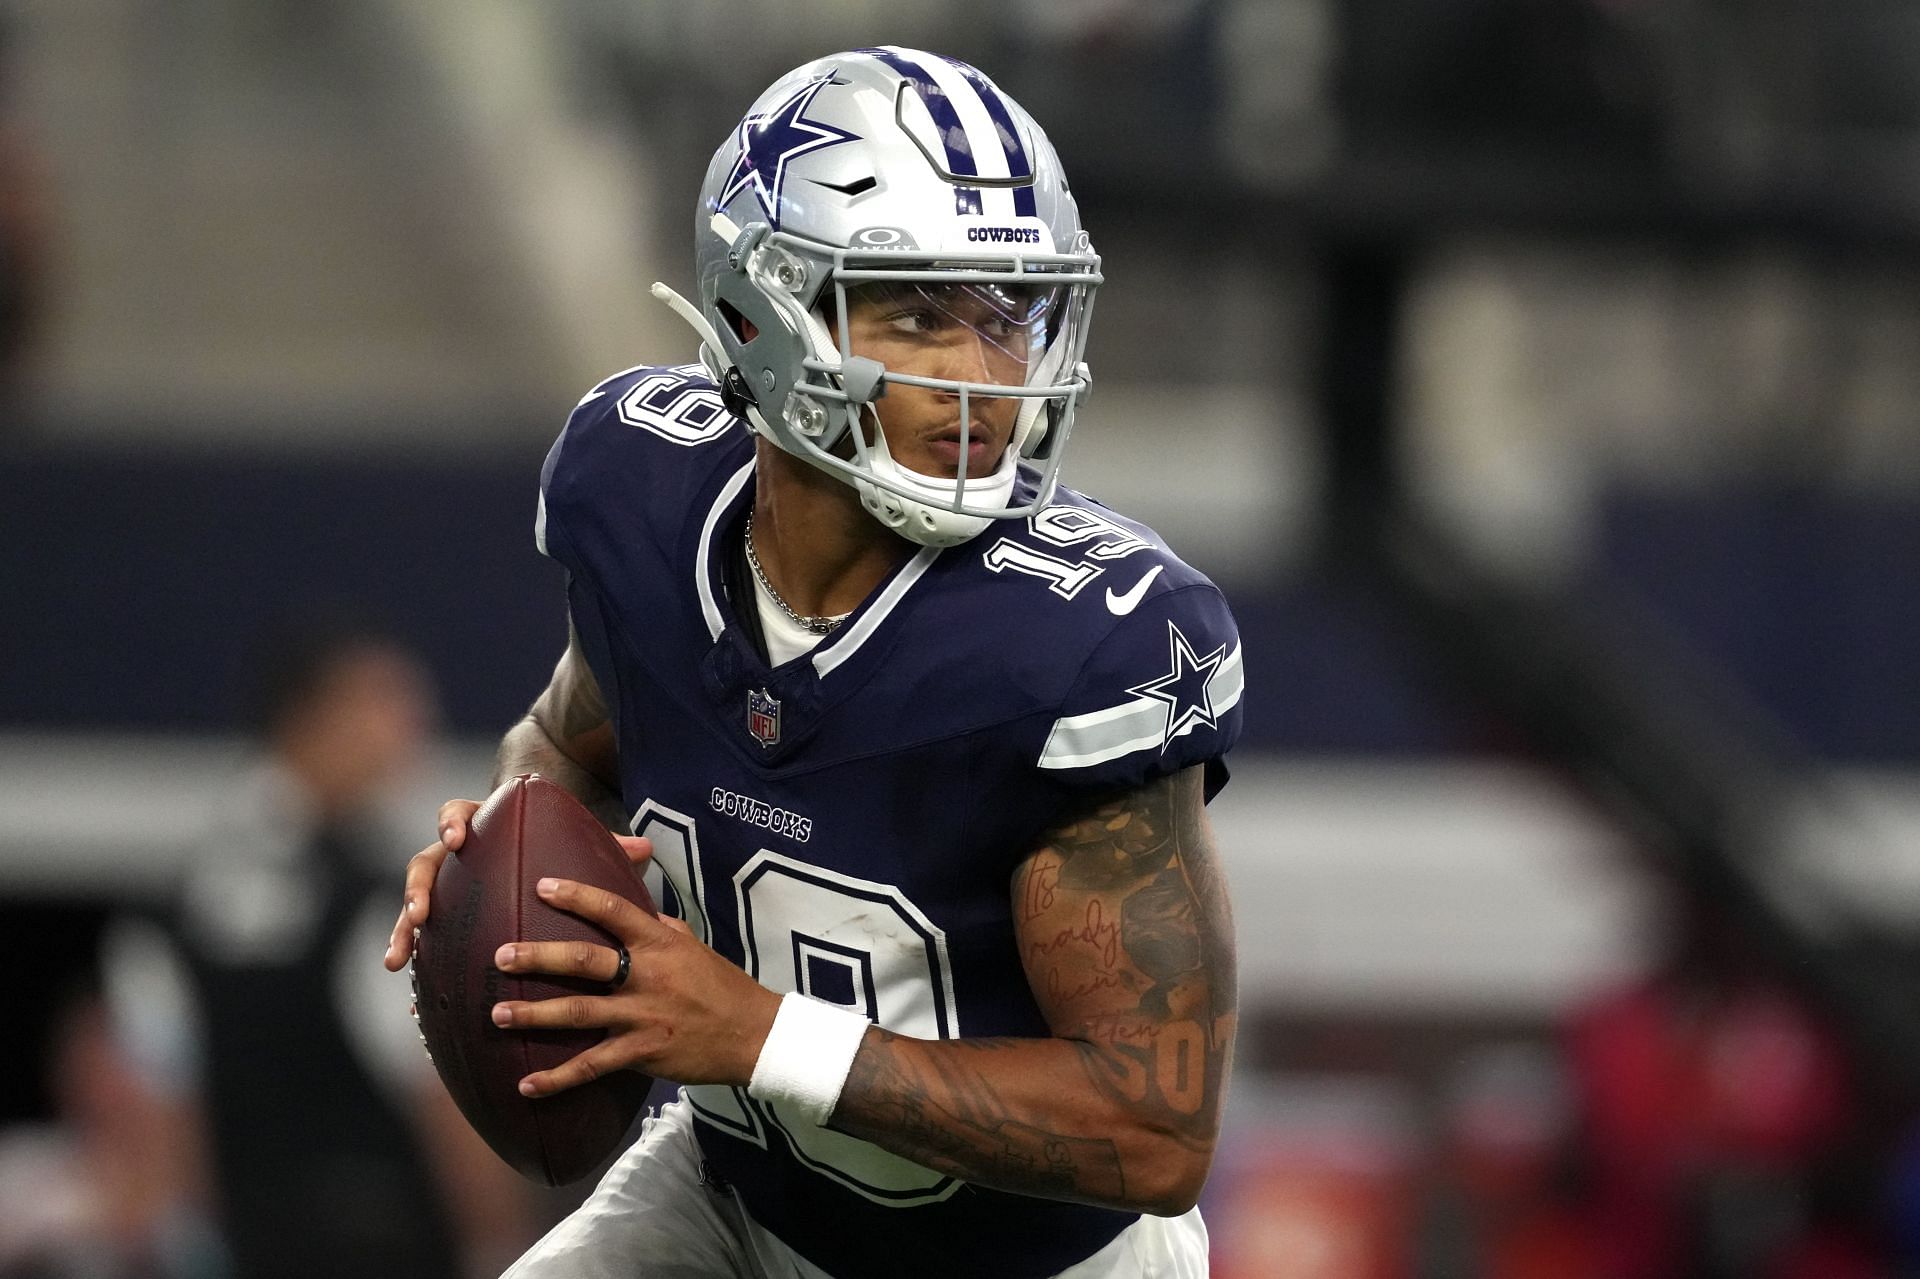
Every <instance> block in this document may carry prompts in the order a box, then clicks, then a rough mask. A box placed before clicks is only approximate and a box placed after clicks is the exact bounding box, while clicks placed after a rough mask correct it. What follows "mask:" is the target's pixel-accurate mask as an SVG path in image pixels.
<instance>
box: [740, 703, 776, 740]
mask: <svg viewBox="0 0 1920 1279" xmlns="http://www.w3.org/2000/svg"><path fill="white" fill-rule="evenodd" d="M747 731H748V732H749V733H752V734H753V740H754V741H756V742H759V743H760V744H761V745H762V746H771V745H773V744H774V743H775V742H777V741H779V740H780V700H779V699H778V698H776V697H772V696H769V695H768V694H767V693H765V692H755V691H752V690H749V691H748V693H747Z"/></svg>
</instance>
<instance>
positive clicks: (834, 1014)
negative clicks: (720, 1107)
mask: <svg viewBox="0 0 1920 1279" xmlns="http://www.w3.org/2000/svg"><path fill="white" fill-rule="evenodd" d="M872 1024H873V1023H871V1022H869V1021H868V1020H867V1019H866V1018H865V1017H862V1016H861V1015H860V1014H859V1013H856V1012H849V1011H848V1010H847V1009H845V1008H841V1007H839V1006H838V1005H835V1004H829V1003H823V1002H822V1001H820V1000H818V999H809V998H808V997H807V996H805V995H800V994H788V995H785V996H783V997H782V998H781V1000H780V1011H779V1013H777V1014H776V1015H775V1016H774V1019H773V1029H772V1030H770V1031H768V1032H767V1042H766V1043H764V1044H762V1045H761V1046H760V1058H759V1060H757V1061H755V1062H754V1063H753V1078H752V1079H751V1080H749V1081H748V1082H747V1096H749V1097H752V1098H754V1099H755V1100H756V1101H778V1102H785V1103H786V1104H787V1105H788V1106H791V1107H793V1108H794V1109H795V1110H798V1111H799V1112H800V1113H801V1114H802V1115H804V1116H805V1117H806V1119H807V1121H808V1122H809V1123H814V1124H824V1123H826V1122H827V1120H828V1118H829V1117H830V1116H832V1114H833V1108H834V1106H835V1105H836V1104H838V1103H839V1101H840V1089H841V1088H842V1087H844V1086H845V1084H846V1082H847V1075H848V1073H849V1072H851V1071H852V1070H853V1055H854V1054H855V1053H857V1052H859V1051H860V1041H861V1039H863V1038H864V1037H865V1036H866V1033H867V1027H868V1026H870V1025H872Z"/></svg>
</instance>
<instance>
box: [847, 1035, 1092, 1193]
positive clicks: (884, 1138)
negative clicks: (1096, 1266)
mask: <svg viewBox="0 0 1920 1279" xmlns="http://www.w3.org/2000/svg"><path fill="white" fill-rule="evenodd" d="M1072 1052H1074V1049H1073V1047H1072V1046H1070V1045H1067V1044H1065V1043H1059V1042H1057V1041H1045V1040H1010V1039H969V1040H959V1041H952V1042H946V1043H930V1042H928V1041H924V1040H915V1039H906V1038H903V1037H901V1036H899V1035H894V1034H890V1033H888V1032H887V1031H884V1030H874V1031H870V1032H868V1043H867V1044H866V1045H865V1046H863V1047H862V1049H861V1051H860V1054H859V1055H858V1056H857V1057H856V1058H855V1059H854V1066H853V1073H852V1075H850V1076H849V1077H848V1080H847V1084H846V1087H845V1088H844V1089H843V1090H842V1093H841V1102H840V1105H839V1108H838V1109H836V1110H835V1111H834V1117H833V1126H834V1127H836V1128H839V1129H841V1130H842V1131H845V1132H849V1133H852V1134H854V1135H856V1136H864V1137H867V1138H868V1139H869V1140H876V1141H879V1142H880V1143H881V1144H883V1145H885V1146H886V1147H887V1148H888V1149H889V1150H892V1151H893V1152H894V1153H896V1154H899V1155H903V1156H905V1157H906V1158H909V1159H912V1160H913V1161H914V1162H916V1163H919V1164H924V1165H925V1166H927V1167H929V1168H933V1169H936V1170H938V1171H940V1172H946V1173H951V1174H953V1175H954V1176H957V1177H962V1178H965V1179H966V1180H969V1181H976V1182H979V1183H981V1184H983V1185H990V1186H996V1187H999V1188H1001V1189H1006V1190H1017V1191H1021V1192H1023V1193H1026V1194H1033V1195H1042V1196H1046V1197H1048V1198H1055V1199H1078V1200H1083V1201H1088V1202H1093V1203H1117V1202H1121V1201H1124V1199H1125V1197H1126V1183H1125V1179H1124V1178H1123V1177H1122V1175H1121V1170H1120V1156H1119V1152H1118V1150H1117V1149H1116V1147H1115V1145H1114V1143H1113V1141H1112V1140H1111V1139H1109V1138H1103V1137H1093V1136H1086V1135H1077V1134H1074V1133H1072V1132H1067V1131H1059V1130H1057V1125H1056V1126H1048V1125H1047V1124H1045V1123H1044V1122H1039V1121H1040V1120H1042V1118H1043V1117H1042V1115H1040V1114H1030V1115H1027V1116H1025V1117H1022V1116H1019V1115H1016V1114H1015V1113H1014V1110H1015V1109H1016V1107H1017V1106H1018V1102H1017V1101H1012V1100H1010V1097H1009V1095H1008V1093H1009V1092H1011V1093H1012V1094H1014V1095H1017V1094H1018V1092H1019V1091H1021V1090H1019V1089H1018V1088H1015V1089H1012V1090H1006V1089H1004V1088H1003V1087H1002V1086H1001V1084H1000V1083H997V1082H996V1074H997V1072H998V1071H999V1070H1003V1069H1004V1070H1016V1069H1017V1070H1021V1071H1024V1072H1026V1073H1027V1074H1028V1077H1029V1078H1031V1077H1032V1076H1033V1073H1034V1072H1036V1071H1038V1072H1039V1073H1040V1074H1043V1075H1044V1074H1045V1073H1047V1067H1048V1066H1049V1065H1053V1066H1056V1067H1057V1066H1059V1065H1064V1064H1065V1059H1066V1057H1067V1055H1069V1054H1071V1053H1072ZM1045 1058H1052V1059H1053V1061H1052V1062H1048V1061H1046V1060H1044V1059H1045ZM1023 1059H1024V1060H1023Z"/></svg>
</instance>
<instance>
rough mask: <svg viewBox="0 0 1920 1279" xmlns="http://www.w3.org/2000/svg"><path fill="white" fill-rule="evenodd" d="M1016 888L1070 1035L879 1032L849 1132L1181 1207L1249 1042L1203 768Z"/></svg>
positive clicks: (1130, 798) (1053, 1010)
mask: <svg viewBox="0 0 1920 1279" xmlns="http://www.w3.org/2000/svg"><path fill="white" fill-rule="evenodd" d="M1012 890H1013V907H1014V915H1015V926H1016V935H1017V937H1018V939H1019V942H1020V946H1021V958H1022V961H1023V962H1024V964H1025V966H1026V970H1027V977H1028V980H1029V982H1030V983H1031V985H1032V988H1033V993H1034V998H1035V1000H1036V1002H1037V1003H1038V1004H1039V1006H1040V1010H1041V1012H1042V1013H1043V1014H1044V1015H1045V1016H1046V1018H1047V1020H1048V1023H1049V1025H1050V1026H1051V1027H1052V1029H1053V1033H1054V1035H1055V1036H1056V1037H1055V1038H1053V1039H1046V1040H960V1041H950V1042H929V1041H925V1040H917V1039H908V1038H903V1037H901V1036H896V1035H891V1034H887V1033H886V1032H884V1031H877V1030H876V1031H870V1032H869V1033H868V1035H867V1040H866V1043H865V1044H863V1045H862V1047H861V1050H860V1053H859V1055H858V1056H857V1057H856V1058H855V1060H854V1067H853V1073H852V1074H851V1075H850V1076H849V1078H848V1080H847V1085H846V1088H845V1090H844V1091H843V1092H842V1094H841V1100H840V1104H839V1107H838V1109H836V1110H835V1112H834V1118H833V1126H834V1127H836V1128H840V1129H842V1130H843V1131H846V1132H849V1133H852V1134H854V1135H856V1136H860V1137H865V1138H866V1139H867V1140H869V1141H873V1142H875V1143H876V1144H879V1145H881V1146H884V1147H885V1148H886V1149H888V1150H891V1151H893V1152H894V1153H896V1154H900V1155H904V1156H906V1157H907V1158H910V1159H913V1160H915V1161H917V1162H920V1163H923V1164H926V1165H927V1166H929V1167H932V1168H937V1169H940V1170H941V1171H945V1172H949V1173H952V1174H954V1175H956V1176H960V1177H963V1178H966V1179H968V1180H971V1181H977V1182H980V1183H981V1184H985V1185H992V1186H996V1187H999V1188H1002V1189H1007V1190H1016V1191H1020V1192H1022V1193H1026V1194H1036V1195H1045V1196H1050V1197H1057V1198H1066V1199H1078V1200H1084V1201H1087V1202H1093V1203H1102V1204H1108V1205H1110V1206H1116V1207H1128V1208H1135V1209H1144V1210H1147V1211H1165V1212H1178V1211H1182V1210H1184V1205H1186V1204H1188V1203H1190V1202H1191V1201H1192V1198H1193V1197H1194V1196H1196V1195H1197V1194H1198V1193H1199V1186H1200V1183H1201V1181H1202V1180H1203V1179H1204V1177H1205V1175H1206V1169H1207V1165H1208V1163H1209V1161H1210V1160H1211V1158H1212V1151H1213V1142H1214V1138H1215V1135H1216V1133H1217V1132H1218V1130H1219V1114H1220V1099H1221V1095H1222V1092H1223V1090H1224V1086H1225V1081H1226V1076H1227V1072H1228V1068H1229V1065H1230V1062H1231V1059H1232V1050H1233V1037H1234V1028H1235V1011H1234V1010H1235V990H1234V962H1233V940H1232V939H1233V927H1232V920H1231V916H1230V913H1229V910H1228V906H1227V899H1226V891H1225V887H1224V884H1223V883H1222V881H1221V878H1220V875H1219V873H1218V870H1217V868H1216V866H1215V863H1214V852H1213V844H1212V836H1211V833H1210V831H1209V830H1208V827H1207V821H1206V814H1205V809H1204V806H1203V802H1202V798H1201V778H1200V771H1199V770H1198V769H1194V770H1190V771H1189V772H1188V773H1186V774H1183V775H1181V776H1178V777H1174V778H1169V779H1166V780H1164V781H1161V782H1157V783H1154V784H1153V785H1150V786H1147V787H1143V788H1142V789H1140V790H1138V791H1136V792H1133V793H1131V794H1128V795H1125V796H1122V797H1120V798H1117V799H1115V800H1113V801H1111V802H1109V803H1106V804H1101V805H1099V806H1097V807H1094V808H1092V809H1090V810H1089V811H1087V812H1085V813H1083V814H1080V815H1077V816H1076V818H1075V819H1074V820H1072V821H1069V822H1066V823H1063V824H1062V825H1061V826H1060V827H1059V828H1058V829H1057V830H1055V831H1054V832H1053V833H1052V834H1051V835H1050V836H1049V837H1048V840H1047V842H1046V844H1045V845H1044V846H1043V847H1041V848H1040V849H1038V850H1037V851H1036V852H1034V854H1033V855H1032V856H1031V857H1029V858H1028V859H1027V861H1026V862H1025V863H1024V864H1023V865H1022V867H1021V869H1020V871H1019V872H1018V873H1017V874H1016V875H1015V877H1014V881H1013V885H1012Z"/></svg>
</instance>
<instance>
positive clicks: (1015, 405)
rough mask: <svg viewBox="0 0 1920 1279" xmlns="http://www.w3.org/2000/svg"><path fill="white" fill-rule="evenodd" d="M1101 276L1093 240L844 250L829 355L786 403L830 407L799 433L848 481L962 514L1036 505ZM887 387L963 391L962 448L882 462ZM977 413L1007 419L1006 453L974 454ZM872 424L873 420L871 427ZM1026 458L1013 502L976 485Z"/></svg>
mask: <svg viewBox="0 0 1920 1279" xmlns="http://www.w3.org/2000/svg"><path fill="white" fill-rule="evenodd" d="M772 238H773V239H774V240H775V241H776V242H778V241H781V240H783V239H784V238H785V237H783V236H781V235H780V234H779V233H775V235H774V237H772ZM1100 279H1101V277H1100V272H1099V258H1097V257H1096V256H1094V255H1093V254H1092V253H1090V252H1080V253H1072V254H1031V255H1018V256H1014V257H1009V258H989V257H985V256H983V257H981V258H979V259H971V260H969V259H961V260H956V261H940V260H935V261H931V262H929V261H925V260H923V261H922V262H920V263H913V262H912V261H911V260H910V259H909V260H907V261H902V260H901V258H900V257H899V256H896V255H893V254H867V253H859V254H856V253H853V252H851V251H848V250H836V251H835V252H834V254H833V260H832V269H831V275H830V284H829V287H828V288H826V289H824V290H823V291H822V292H821V294H820V295H819V297H818V302H817V305H818V308H819V309H818V310H817V311H816V312H815V313H814V316H815V317H816V319H817V321H818V322H819V327H820V328H821V329H823V330H824V332H821V333H820V334H819V336H820V337H822V338H824V339H826V340H827V346H828V348H829V350H831V351H832V354H830V355H827V358H825V359H818V358H805V359H803V360H802V367H803V369H804V370H805V374H804V375H803V379H802V380H801V381H800V382H798V383H796V385H795V387H794V390H795V393H796V401H795V403H796V408H795V410H794V411H793V412H792V413H790V414H789V415H788V420H789V421H801V422H805V421H808V420H809V414H810V413H812V412H813V411H814V410H810V409H808V408H807V407H806V405H807V404H808V403H809V402H810V403H812V404H816V405H818V406H819V410H818V411H819V414H820V415H819V418H818V419H817V422H818V425H817V426H816V427H814V428H813V429H806V428H804V427H803V428H802V429H801V430H800V431H799V433H798V434H799V437H800V438H799V439H798V440H797V441H796V443H797V444H798V446H799V447H800V448H801V449H802V450H803V451H804V452H805V453H806V455H807V456H809V457H812V458H813V459H814V460H815V461H816V462H818V463H819V464H821V465H823V466H826V467H828V468H829V469H832V470H836V471H841V472H843V473H845V474H846V475H847V476H848V478H849V479H853V480H856V481H857V482H860V483H869V484H873V485H876V486H878V487H879V488H882V489H885V490H887V491H889V492H891V493H893V494H895V495H897V496H900V497H904V498H909V499H911V500H914V501H919V502H925V503H927V504H929V505H932V506H935V507H938V508H940V509H942V510H946V511H950V512H953V513H955V514H960V515H970V516H981V517H987V518H1000V519H1005V518H1011V517H1013V516H1017V515H1026V514H1031V513H1032V512H1033V511H1034V510H1037V509H1039V507H1040V506H1042V505H1044V504H1045V502H1046V501H1047V500H1049V498H1050V495H1051V492H1052V489H1053V485H1054V483H1055V482H1056V480H1057V476H1058V469H1059V463H1060V454H1061V452H1062V450H1063V448H1064V445H1065V443H1066V439H1067V436H1068V434H1069V433H1070V432H1071V430H1072V426H1073V419H1074V409H1075V406H1076V404H1077V402H1078V400H1079V399H1080V397H1081V396H1082V395H1083V394H1085V392H1086V381H1085V375H1084V365H1083V363H1082V361H1083V360H1084V357H1085V349H1086V340H1087V325H1088V320H1089V319H1090V312H1091V308H1092V301H1093V294H1094V291H1095V289H1096V288H1097V287H1098V285H1099V283H1100ZM823 354H824V353H823ZM836 357H837V358H836ZM889 386H894V387H903V388H904V387H920V388H927V389H930V390H933V391H935V392H939V393H942V394H945V395H952V396H955V397H957V399H958V405H957V408H956V413H955V416H956V419H957V421H958V422H959V423H960V424H961V425H960V432H961V434H960V438H959V440H958V442H957V443H958V457H957V458H955V459H953V461H952V462H951V463H949V464H947V465H943V466H941V467H940V469H939V471H937V472H935V473H931V474H929V473H927V472H919V473H918V476H917V477H916V476H912V475H905V476H891V477H890V476H889V475H888V474H885V473H882V472H881V471H879V470H877V469H876V468H875V467H874V466H873V464H872V458H871V456H870V453H871V449H870V440H871V439H873V438H874V437H875V435H876V433H877V431H878V428H879V427H880V419H881V418H882V417H883V416H884V410H885V407H886V399H885V397H886V394H887V388H888V387H889ZM1002 414H1004V415H1005V417H1004V418H1002V417H1001V416H1000V415H1002ZM982 415H985V416H984V417H983V416H982ZM976 422H990V423H997V424H998V425H997V426H996V427H995V429H993V432H992V433H993V436H994V440H993V443H995V444H998V445H1000V446H1001V452H1000V453H999V460H998V463H997V464H996V463H995V462H994V461H992V460H990V459H987V458H981V459H979V460H978V461H976V460H975V459H974V457H973V456H972V454H973V452H974V450H973V449H972V448H971V447H970V445H971V442H972V439H973V436H974V432H975V429H976V426H975V424H976ZM869 424H870V425H871V426H872V428H873V430H867V429H863V427H865V426H867V425H869ZM823 444H824V445H825V446H826V447H822V445H823ZM836 445H837V447H836ZM849 446H850V447H849ZM829 449H831V452H829V451H828V450H829ZM848 452H850V453H851V455H852V456H850V457H849V456H845V454H846V453H848ZM835 454H840V455H841V456H835ZM1020 460H1024V461H1027V462H1029V463H1031V464H1033V465H1034V466H1035V467H1037V468H1038V470H1037V473H1036V474H1035V475H1034V496H1033V497H1031V498H1030V499H1027V500H1019V501H1012V502H1011V504H1009V502H1010V496H1011V495H1010V493H996V494H994V495H992V496H989V494H988V493H987V492H986V491H984V490H983V491H980V492H978V493H976V492H974V491H973V489H972V488H971V487H970V486H971V484H972V483H974V482H979V483H987V482H988V481H989V478H990V476H991V477H992V479H993V481H994V483H995V484H996V486H1000V485H1010V484H1011V483H1012V479H1013V465H1014V463H1015V462H1016V461H1020ZM956 472H957V473H956ZM918 480H926V481H928V482H930V483H931V484H932V485H933V487H932V488H931V489H930V488H928V487H926V486H925V485H922V484H920V483H918Z"/></svg>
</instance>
